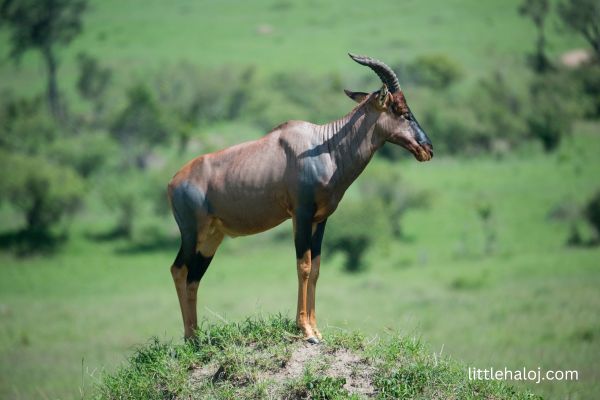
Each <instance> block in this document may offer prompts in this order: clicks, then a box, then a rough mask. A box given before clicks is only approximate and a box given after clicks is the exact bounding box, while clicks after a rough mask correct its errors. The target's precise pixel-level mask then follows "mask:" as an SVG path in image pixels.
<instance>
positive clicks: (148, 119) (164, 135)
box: [110, 85, 169, 169]
mask: <svg viewBox="0 0 600 400" xmlns="http://www.w3.org/2000/svg"><path fill="white" fill-rule="evenodd" d="M127 97H128V103H127V106H126V107H125V109H124V110H123V111H121V113H120V114H119V115H118V116H117V118H116V119H115V121H114V122H113V124H112V127H111V130H110V131H111V134H112V136H113V137H114V138H115V139H116V140H117V141H118V142H119V143H120V144H121V146H122V147H123V150H124V157H125V160H124V161H125V162H126V164H127V165H129V166H137V167H139V168H142V169H143V168H145V167H146V163H145V156H146V155H147V153H148V152H149V151H150V149H151V148H152V147H154V146H155V145H158V144H161V143H166V142H167V141H168V140H169V136H168V132H167V127H166V125H165V120H164V119H163V117H162V114H161V110H160V107H159V106H158V105H157V103H156V101H155V100H154V98H153V97H152V94H151V93H150V91H149V90H148V88H147V87H146V86H144V85H136V86H133V87H132V88H130V89H129V91H128V93H127Z"/></svg>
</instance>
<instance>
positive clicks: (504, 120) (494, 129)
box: [469, 72, 527, 150]
mask: <svg viewBox="0 0 600 400" xmlns="http://www.w3.org/2000/svg"><path fill="white" fill-rule="evenodd" d="M524 103H525V100H524V99H522V98H521V96H519V95H518V94H517V92H516V91H515V90H514V89H513V88H512V87H511V86H510V82H508V81H507V80H506V79H505V77H504V75H502V74H501V73H498V72H497V73H495V74H493V75H492V76H491V77H489V78H486V79H482V80H480V81H479V84H478V86H477V88H476V89H475V90H474V92H473V93H472V94H471V98H470V99H469V105H470V107H471V108H472V110H473V112H474V113H475V118H476V119H477V120H478V123H479V124H478V127H477V133H476V135H474V137H473V138H472V140H473V142H472V144H474V143H477V145H478V146H479V147H480V148H484V149H485V150H491V149H492V148H493V147H494V143H495V142H498V141H503V142H505V143H507V144H508V145H509V146H515V145H518V144H520V142H521V141H522V140H523V139H524V138H525V137H526V133H527V124H526V123H525V115H526V113H527V110H526V109H525V107H524Z"/></svg>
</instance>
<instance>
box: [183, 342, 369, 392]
mask: <svg viewBox="0 0 600 400" xmlns="http://www.w3.org/2000/svg"><path fill="white" fill-rule="evenodd" d="M268 352H269V350H268V349H267V350H256V349H252V350H251V353H249V356H248V357H247V358H246V359H245V363H246V364H247V365H248V367H249V368H254V369H255V372H256V373H254V374H253V379H252V380H253V381H254V382H255V383H259V384H264V385H265V387H266V388H267V392H268V397H269V398H281V395H282V394H283V393H284V392H285V389H286V386H288V387H289V386H290V385H293V384H294V382H299V381H301V380H302V378H303V376H304V374H305V373H306V371H307V370H310V371H311V373H312V374H313V375H315V376H319V377H331V378H343V379H345V382H346V383H345V384H344V386H343V388H344V389H345V390H346V391H348V393H349V394H357V395H359V396H361V397H367V398H368V397H374V396H375V388H374V386H373V383H372V376H373V373H374V370H375V368H374V367H373V366H371V365H370V364H369V363H368V361H367V360H366V359H364V358H362V357H361V356H359V355H358V354H355V353H353V352H352V351H350V350H348V349H337V350H336V349H332V348H329V347H327V345H325V344H319V345H312V344H309V343H306V342H296V343H293V344H291V345H290V347H289V352H288V354H289V358H287V360H282V362H276V363H275V365H277V366H278V368H266V369H261V368H260V367H259V368H256V365H254V366H253V364H254V363H255V362H256V360H261V359H264V357H265V355H267V353H268ZM190 379H191V384H192V385H193V386H195V387H200V386H204V385H207V384H215V383H217V384H218V383H219V382H222V381H225V380H227V379H229V378H228V377H227V375H226V374H224V372H223V367H222V366H221V365H219V363H214V362H213V363H210V364H207V365H202V366H198V367H197V368H194V369H193V370H192V371H191V375H190ZM285 397H287V396H285Z"/></svg>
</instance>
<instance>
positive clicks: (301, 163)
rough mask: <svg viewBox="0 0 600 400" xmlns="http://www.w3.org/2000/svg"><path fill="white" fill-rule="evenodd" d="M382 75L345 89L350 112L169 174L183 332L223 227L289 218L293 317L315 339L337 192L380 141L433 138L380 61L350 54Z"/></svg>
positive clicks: (190, 325)
mask: <svg viewBox="0 0 600 400" xmlns="http://www.w3.org/2000/svg"><path fill="white" fill-rule="evenodd" d="M349 55H350V57H351V58H352V59H353V60H354V61H356V62H357V63H359V64H362V65H365V66H367V67H369V68H371V69H372V70H373V71H374V72H375V73H376V74H377V75H378V76H379V78H380V79H381V81H382V82H383V86H382V87H381V89H379V90H377V91H375V92H373V93H370V94H369V93H362V92H351V91H347V90H346V91H345V92H346V94H347V95H348V96H349V97H350V98H351V99H353V100H354V101H356V102H357V103H359V104H358V106H356V107H355V108H354V109H353V110H352V111H351V112H350V113H349V114H348V115H346V116H345V117H342V118H341V119H339V120H337V121H333V122H330V123H328V124H325V125H315V124H312V123H310V122H304V121H288V122H286V123H284V124H282V125H279V126H278V127H277V128H275V129H273V130H272V131H271V132H270V133H268V134H267V135H266V136H264V137H262V138H261V139H258V140H255V141H251V142H247V143H242V144H239V145H236V146H233V147H229V148H227V149H225V150H221V151H218V152H216V153H210V154H206V155H203V156H200V157H197V158H195V159H193V160H192V161H190V162H188V163H187V164H186V165H184V166H183V168H181V170H179V171H178V172H177V173H176V174H175V176H174V177H173V179H172V180H171V182H170V183H169V187H168V192H169V201H170V203H171V208H172V210H173V214H174V216H175V220H176V221H177V225H178V226H179V231H180V232H181V248H180V249H179V253H178V254H177V258H176V259H175V261H174V263H173V266H172V267H171V274H172V276H173V280H174V282H175V288H176V289H177V296H178V297H179V305H180V306H181V313H182V316H183V325H184V331H185V333H184V335H185V338H186V339H188V340H189V339H191V338H192V337H193V336H194V334H195V330H196V329H197V316H196V298H197V292H198V285H199V283H200V280H201V279H202V276H203V275H204V273H205V272H206V269H207V268H208V266H209V265H210V262H211V260H212V259H213V256H214V254H215V252H216V251H217V248H218V247H219V244H220V243H221V241H222V240H223V237H224V236H225V235H227V236H240V235H250V234H253V233H258V232H263V231H266V230H267V229H271V228H273V227H275V226H277V225H279V224H280V223H282V222H283V221H285V220H286V219H288V218H292V221H293V228H294V244H295V247H296V262H297V272H298V308H297V313H296V323H297V324H298V327H299V328H300V329H301V330H302V332H303V335H304V339H305V340H307V341H308V342H310V343H319V340H320V339H321V334H320V333H319V330H318V329H317V317H316V314H315V290H316V285H317V279H318V278H319V267H320V263H321V260H320V254H321V242H322V241H323V234H324V231H325V223H326V221H327V217H329V216H330V215H331V214H332V213H333V212H334V211H335V209H336V208H337V206H338V204H339V202H340V200H341V199H342V197H343V195H344V192H345V191H346V189H348V187H349V186H350V184H351V183H352V182H353V181H354V180H355V179H356V178H357V177H358V175H360V173H361V172H362V171H363V169H364V168H365V167H366V166H367V164H368V163H369V160H371V157H373V154H374V153H375V151H376V150H377V149H378V148H380V147H381V146H383V144H384V143H385V142H391V143H394V144H397V145H400V146H402V147H404V148H406V149H407V150H409V151H410V152H411V153H412V154H413V155H414V156H415V158H416V159H417V160H419V161H428V160H430V159H431V157H433V146H432V144H431V142H430V141H429V138H428V137H427V135H426V134H425V132H423V130H422V129H421V127H420V126H419V123H418V122H417V120H416V119H415V117H414V115H413V114H412V113H411V111H410V108H409V107H408V105H407V104H406V100H405V98H404V95H403V93H402V90H400V84H399V83H398V78H397V77H396V75H395V74H394V72H393V71H392V70H391V68H389V67H388V66H387V65H385V64H384V63H382V62H381V61H378V60H375V59H372V58H370V57H364V56H357V55H353V54H349Z"/></svg>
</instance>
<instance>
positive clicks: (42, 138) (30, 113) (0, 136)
mask: <svg viewBox="0 0 600 400" xmlns="http://www.w3.org/2000/svg"><path fill="white" fill-rule="evenodd" d="M42 104H43V98H42V97H40V96H36V97H33V98H24V97H21V98H16V97H14V95H13V94H12V93H10V92H4V93H2V94H1V95H0V121H1V123H0V148H3V149H5V150H8V151H10V152H21V153H25V154H37V153H40V152H43V151H44V149H45V148H46V147H47V146H48V144H49V143H51V142H52V141H53V140H54V139H56V137H57V136H58V135H59V133H60V130H59V127H58V126H57V124H56V121H55V120H54V119H53V118H52V116H50V115H49V114H48V113H45V112H42Z"/></svg>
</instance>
